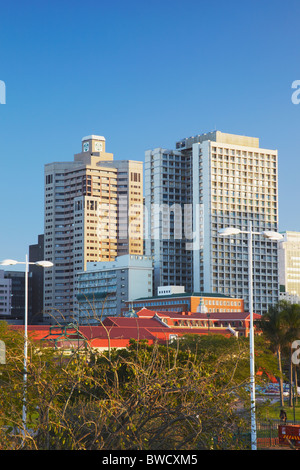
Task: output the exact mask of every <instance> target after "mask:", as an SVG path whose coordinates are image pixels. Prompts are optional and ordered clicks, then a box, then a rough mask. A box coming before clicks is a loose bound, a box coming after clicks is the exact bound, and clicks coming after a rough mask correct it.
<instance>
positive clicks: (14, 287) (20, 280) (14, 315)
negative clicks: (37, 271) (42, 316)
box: [4, 271, 32, 322]
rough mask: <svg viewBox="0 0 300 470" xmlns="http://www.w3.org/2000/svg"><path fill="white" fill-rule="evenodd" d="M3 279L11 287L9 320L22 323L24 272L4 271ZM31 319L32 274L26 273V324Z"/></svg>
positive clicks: (23, 314)
mask: <svg viewBox="0 0 300 470" xmlns="http://www.w3.org/2000/svg"><path fill="white" fill-rule="evenodd" d="M4 278H5V279H7V280H8V281H9V282H10V285H11V319H14V320H20V321H21V322H24V318H25V272H21V271H4ZM31 318H32V273H28V322H30V321H31Z"/></svg>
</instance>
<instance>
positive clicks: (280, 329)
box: [256, 302, 286, 406]
mask: <svg viewBox="0 0 300 470" xmlns="http://www.w3.org/2000/svg"><path fill="white" fill-rule="evenodd" d="M285 307H286V305H285V303H282V302H278V303H277V304H276V305H271V306H270V307H269V309H268V311H267V313H265V314H264V315H263V316H262V318H261V319H260V320H258V321H256V325H257V326H258V328H259V329H261V330H262V332H263V334H264V336H265V337H266V338H267V340H268V342H269V344H270V348H271V350H272V351H273V352H274V353H276V355H277V361H278V373H277V374H276V375H277V380H278V382H279V388H280V404H281V406H283V405H284V402H283V373H282V351H283V349H284V347H285V346H286V336H285V335H286V325H285V321H284V317H283V311H284V309H285Z"/></svg>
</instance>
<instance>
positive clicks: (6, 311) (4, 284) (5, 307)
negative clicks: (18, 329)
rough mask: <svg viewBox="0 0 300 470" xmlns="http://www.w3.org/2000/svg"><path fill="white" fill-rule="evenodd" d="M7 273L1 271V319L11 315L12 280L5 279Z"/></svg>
mask: <svg viewBox="0 0 300 470" xmlns="http://www.w3.org/2000/svg"><path fill="white" fill-rule="evenodd" d="M4 273H5V271H3V270H1V271H0V319H1V317H2V318H3V317H4V316H6V317H7V316H10V315H11V284H12V281H11V279H6V278H5V277H4Z"/></svg>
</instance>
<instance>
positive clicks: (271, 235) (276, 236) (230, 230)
mask: <svg viewBox="0 0 300 470" xmlns="http://www.w3.org/2000/svg"><path fill="white" fill-rule="evenodd" d="M240 233H246V234H248V269H249V313H250V393H251V448H252V450H256V448H257V447H256V441H257V439H256V417H255V370H254V328H253V271H252V269H253V268H252V261H253V259H252V258H253V255H252V237H253V235H262V236H263V237H265V238H268V239H269V240H276V241H279V240H281V239H282V238H283V236H282V235H281V234H280V233H278V232H273V231H264V232H253V231H252V222H251V221H250V222H249V230H247V231H245V230H240V229H238V228H235V227H226V228H223V229H221V230H219V235H220V236H221V237H228V236H232V235H238V234H240Z"/></svg>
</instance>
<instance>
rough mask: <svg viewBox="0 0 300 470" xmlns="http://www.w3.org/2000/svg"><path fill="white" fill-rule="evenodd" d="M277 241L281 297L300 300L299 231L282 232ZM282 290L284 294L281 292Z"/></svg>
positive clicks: (294, 300) (293, 300)
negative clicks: (280, 239)
mask: <svg viewBox="0 0 300 470" xmlns="http://www.w3.org/2000/svg"><path fill="white" fill-rule="evenodd" d="M282 235H283V239H282V241H281V242H280V243H279V283H280V287H281V290H282V295H281V298H285V299H287V300H290V301H292V302H296V301H297V302H299V300H300V232H292V231H287V232H283V233H282ZM283 292H284V294H283Z"/></svg>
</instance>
